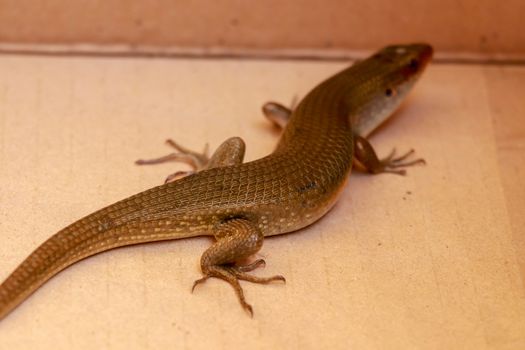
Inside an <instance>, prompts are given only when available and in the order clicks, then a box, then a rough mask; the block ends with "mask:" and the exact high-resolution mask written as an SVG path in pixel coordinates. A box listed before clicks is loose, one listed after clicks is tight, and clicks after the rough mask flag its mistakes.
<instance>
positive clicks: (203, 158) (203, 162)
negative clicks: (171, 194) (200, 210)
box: [135, 139, 210, 183]
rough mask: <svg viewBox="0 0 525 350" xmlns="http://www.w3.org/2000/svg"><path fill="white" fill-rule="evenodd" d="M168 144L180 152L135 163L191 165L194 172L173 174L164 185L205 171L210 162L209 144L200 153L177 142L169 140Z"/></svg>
mask: <svg viewBox="0 0 525 350" xmlns="http://www.w3.org/2000/svg"><path fill="white" fill-rule="evenodd" d="M166 144H168V145H169V146H171V147H173V148H175V150H177V151H178V152H175V153H170V154H168V155H166V156H163V157H159V158H153V159H139V160H137V161H135V164H137V165H151V164H161V163H166V162H183V163H186V164H189V165H190V166H191V167H192V168H193V170H189V171H177V172H174V173H173V174H170V175H168V177H167V178H166V180H165V181H164V183H168V182H172V181H175V180H177V179H180V178H182V177H185V176H188V175H191V174H194V173H196V172H198V171H200V170H202V169H205V168H206V167H207V165H208V163H209V161H210V158H209V157H208V144H206V145H205V146H204V150H203V151H202V152H201V153H199V152H194V151H191V150H189V149H187V148H185V147H182V146H181V145H179V144H178V143H176V142H175V141H173V140H171V139H168V140H166Z"/></svg>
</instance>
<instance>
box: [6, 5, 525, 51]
mask: <svg viewBox="0 0 525 350" xmlns="http://www.w3.org/2000/svg"><path fill="white" fill-rule="evenodd" d="M0 9H1V11H0V44H5V43H11V44H39V45H40V44H54V45H65V46H66V47H67V46H68V45H69V47H70V50H72V51H76V50H80V48H79V47H75V45H77V44H94V45H97V46H99V48H98V51H107V50H109V51H111V50H112V49H111V46H112V45H117V46H118V45H120V51H127V52H131V53H133V52H135V53H137V52H139V53H140V52H165V51H166V50H167V51H170V52H173V51H174V52H194V51H195V50H199V49H200V52H201V53H202V52H204V53H210V52H212V51H214V50H215V51H217V50H218V51H220V52H223V53H228V52H230V53H232V52H233V53H243V52H244V53H246V52H248V53H249V52H254V50H265V51H270V52H276V54H277V55H279V54H282V52H280V51H279V50H278V49H286V50H290V49H292V50H304V49H314V50H316V51H315V52H316V53H317V54H319V55H327V54H328V53H330V52H331V51H336V52H337V51H340V50H374V49H376V48H377V47H380V46H384V45H387V44H391V43H399V42H413V41H426V42H429V43H431V44H432V45H434V47H436V48H437V49H438V50H439V52H440V54H443V53H448V54H449V55H448V56H452V57H457V56H458V55H459V54H461V53H471V54H477V55H478V56H482V57H485V58H486V57H489V58H491V57H500V58H501V57H503V58H509V57H510V58H512V57H520V58H521V59H523V57H524V55H525V32H524V31H523V30H521V28H522V26H523V25H522V16H523V13H525V2H524V1H523V0H507V1H505V2H504V3H502V2H501V1H497V0H486V1H477V0H462V1H455V0H444V1H439V0H431V1H417V0H401V1H395V2H391V1H385V0H381V1H372V2H370V1H367V0H353V1H344V0H324V1H319V0H303V1H287V2H283V1H278V0H264V1H255V2H253V1H237V0H223V1H220V2H218V1H210V0H194V1H169V0H147V1H146V0H133V1H130V0H90V1H68V0H46V1H39V0H26V1H19V0H0ZM108 46H109V47H110V48H109V49H108ZM1 47H2V45H0V48H1ZM34 49H37V50H38V49H39V48H38V47H34ZM40 49H41V48H40ZM62 49H63V50H66V49H65V48H62ZM113 49H119V48H113ZM92 51H93V50H92ZM94 51H97V50H94ZM296 54H298V53H297V52H296Z"/></svg>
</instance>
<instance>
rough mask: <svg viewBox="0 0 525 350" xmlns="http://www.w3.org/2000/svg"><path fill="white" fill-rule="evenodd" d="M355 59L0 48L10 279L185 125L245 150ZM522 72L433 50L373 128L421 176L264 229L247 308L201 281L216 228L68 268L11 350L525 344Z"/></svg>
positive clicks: (201, 136) (124, 187) (375, 183)
mask: <svg viewBox="0 0 525 350" xmlns="http://www.w3.org/2000/svg"><path fill="white" fill-rule="evenodd" d="M343 66H344V65H343V64H341V63H319V62H317V63H313V62H293V61H270V62H269V61H255V60H252V61H242V60H241V61H239V60H185V59H116V58H105V59H102V58H60V57H36V56H34V57H31V56H9V55H3V56H1V57H0V76H2V80H1V81H0V164H2V166H1V167H0V183H1V184H2V185H1V186H0V241H1V242H2V244H1V245H0V279H3V278H5V277H6V276H7V275H8V274H9V273H10V272H11V271H12V270H13V269H14V268H15V267H16V266H17V264H19V263H20V262H21V261H22V259H23V258H24V257H25V256H27V254H29V253H30V252H31V251H32V250H33V249H34V248H35V247H36V246H37V245H38V244H40V243H41V242H43V241H44V240H45V239H46V238H48V237H49V236H50V235H51V234H52V233H54V232H55V231H57V230H58V229H60V228H61V227H63V226H65V225H67V224H69V223H71V222H73V221H74V220H76V219H78V218H80V217H82V216H84V215H86V214H88V213H90V212H92V211H94V210H96V209H99V208H100V207H102V206H104V205H107V204H110V203H112V202H114V201H116V200H119V199H121V198H123V197H126V196H129V195H132V194H134V193H136V192H139V191H142V190H144V189H147V188H149V187H152V186H155V185H157V184H159V183H160V182H161V181H162V180H163V178H164V177H165V176H166V174H168V173H169V172H171V171H173V170H174V169H177V168H178V167H177V166H176V165H174V164H166V165H163V166H157V167H136V166H135V165H134V164H133V161H134V160H135V159H137V158H139V157H146V156H157V155H162V154H164V153H166V152H168V151H169V149H168V148H167V147H165V146H164V145H163V144H162V142H163V140H164V139H165V138H167V137H173V138H175V139H177V140H178V141H180V142H181V143H182V144H184V145H187V146H190V147H193V148H196V149H200V148H201V146H202V145H203V143H204V142H206V141H209V142H211V145H212V147H213V146H217V145H218V144H219V143H220V142H221V141H222V140H224V139H225V138H227V137H229V136H232V135H239V136H241V137H243V138H244V139H245V140H246V141H247V144H248V150H247V152H248V154H247V158H248V160H251V159H255V158H258V157H261V156H263V155H265V154H267V153H268V152H270V151H271V150H272V148H273V146H274V145H275V143H276V139H277V136H278V134H277V133H276V132H275V131H274V130H273V129H272V128H271V127H270V126H269V124H268V123H267V122H266V121H265V120H263V118H262V117H261V113H260V105H261V104H262V103H263V101H266V100H267V99H268V98H275V99H277V100H280V101H283V102H285V103H288V102H289V101H291V100H292V99H293V96H294V95H296V94H298V95H299V96H303V95H304V94H305V93H306V92H307V91H308V90H309V89H310V88H311V87H312V86H313V85H314V84H316V83H317V82H318V81H319V80H321V79H324V78H325V77H326V76H328V75H330V74H332V73H334V72H336V71H337V70H339V69H340V68H342V67H343ZM523 91H525V69H524V68H523V67H505V66H497V67H494V66H464V65H463V66H455V65H433V66H431V67H430V68H429V70H428V72H427V73H426V74H425V76H424V77H423V79H422V81H421V82H420V83H419V84H418V86H416V89H415V91H414V93H413V94H412V95H411V97H410V98H409V100H408V101H407V103H406V104H405V105H404V107H403V108H402V110H401V111H400V112H399V113H397V115H396V116H395V117H394V118H393V120H392V121H391V122H389V123H387V124H386V125H385V126H384V127H383V128H382V129H381V130H380V132H378V133H376V134H375V135H374V136H373V138H372V142H373V143H374V144H375V145H376V146H377V148H378V150H379V152H380V153H381V154H386V153H387V152H388V151H389V150H390V149H391V147H393V146H397V147H398V149H400V150H406V149H407V148H409V147H415V148H416V150H417V153H418V155H421V156H424V157H425V158H426V160H427V161H428V165H427V166H424V167H415V168H412V169H410V171H409V175H408V176H406V177H400V176H394V175H380V176H368V175H363V174H358V173H356V174H352V176H351V179H350V182H349V185H348V186H347V188H346V190H345V191H344V192H343V193H342V195H341V198H340V201H339V202H338V205H337V206H336V207H335V208H334V209H333V210H332V211H331V212H330V213H329V214H328V215H327V216H326V217H325V218H323V219H322V220H321V221H320V222H318V223H317V224H315V225H313V226H311V227H309V228H307V229H304V230H302V231H301V232H297V233H294V234H289V235H285V236H281V237H274V238H270V239H268V240H266V242H265V245H264V247H263V249H262V251H261V252H260V254H259V257H264V258H265V259H266V260H267V262H268V265H267V267H266V269H264V270H261V271H258V272H257V274H259V275H271V274H276V273H281V274H283V275H285V276H286V277H287V281H288V282H287V284H286V285H282V284H274V285H270V286H260V285H251V284H248V283H244V284H243V285H244V287H245V291H246V295H247V298H248V300H249V301H250V302H251V303H252V304H253V306H254V310H255V317H254V319H250V318H249V317H248V316H247V315H246V314H245V312H243V310H242V309H241V308H240V306H239V305H238V302H237V300H236V298H235V295H234V293H233V291H232V289H231V287H229V286H228V285H226V284H225V283H223V282H222V281H217V280H210V281H209V282H207V283H206V284H205V285H203V286H201V287H199V288H198V289H197V290H196V291H195V293H194V294H191V293H190V286H191V284H192V282H193V280H194V279H196V278H198V277H199V276H200V271H199V257H200V254H201V252H202V251H204V250H205V249H206V247H208V246H209V244H210V242H209V240H208V239H204V238H198V239H188V240H181V241H174V242H164V243H156V244H149V245H141V246H135V247H129V248H122V249H117V250H113V251H111V252H107V253H104V254H100V255H98V256H96V257H92V258H89V259H87V260H84V261H83V262H80V263H78V264H76V265H75V266H73V267H71V268H69V269H67V270H65V271H63V272H62V273H60V274H59V275H58V276H57V277H56V278H54V279H52V280H51V281H49V282H48V283H47V284H45V285H44V286H43V287H42V288H41V289H39V290H38V291H37V293H35V294H34V295H33V296H32V297H31V298H30V299H29V300H27V301H26V302H25V303H24V304H23V305H21V307H19V308H18V309H16V310H15V311H14V312H13V313H12V314H11V315H9V316H8V317H7V318H6V319H5V320H3V321H2V322H0V338H1V339H2V343H1V344H2V345H1V347H5V348H6V349H34V348H39V349H47V348H49V349H71V348H75V349H92V348H100V349H158V348H167V347H171V348H183V349H237V348H243V349H244V348H247V349H269V348H272V349H348V348H363V349H377V348H382V349H411V348H417V349H443V348H447V349H452V348H455V349H458V348H462V349H522V348H525V288H524V284H523V281H524V278H525V260H524V254H523V251H524V247H525V239H524V236H523V225H524V223H525V222H524V219H523V209H524V208H525V203H524V198H525V188H524V186H523V176H524V174H525V162H524V156H523V154H524V152H523V150H524V147H525V143H524V137H525V129H524V125H525V123H524V122H523V116H524V115H525V110H524V104H523Z"/></svg>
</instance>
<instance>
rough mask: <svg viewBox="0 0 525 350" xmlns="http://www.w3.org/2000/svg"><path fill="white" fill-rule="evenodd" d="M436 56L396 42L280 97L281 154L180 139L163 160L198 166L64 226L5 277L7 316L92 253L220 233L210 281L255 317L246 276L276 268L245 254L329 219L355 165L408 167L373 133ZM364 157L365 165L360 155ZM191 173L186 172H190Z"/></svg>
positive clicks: (273, 111) (1, 310) (0, 290)
mask: <svg viewBox="0 0 525 350" xmlns="http://www.w3.org/2000/svg"><path fill="white" fill-rule="evenodd" d="M431 57H432V47H431V46H429V45H427V44H410V45H396V46H388V47H386V48H384V49H382V50H380V51H378V52H377V53H375V54H374V55H372V56H371V57H369V58H368V59H366V60H364V61H361V62H358V63H356V64H354V65H353V66H351V67H350V68H347V69H345V70H343V71H341V72H340V73H338V74H336V75H334V76H333V77H331V78H329V79H327V80H326V81H324V82H322V83H321V84H319V85H318V86H317V87H315V88H314V89H313V90H312V91H311V92H310V93H309V94H307V96H306V97H305V98H304V99H303V100H302V101H301V102H300V103H299V105H298V106H297V107H296V108H295V109H294V110H293V111H290V110H288V109H287V108H285V107H283V106H281V105H278V104H275V103H270V104H267V105H265V108H264V111H265V113H266V114H267V115H268V116H269V117H270V118H271V119H272V120H274V121H275V122H276V124H278V125H281V126H283V127H284V130H283V134H282V137H281V139H280V141H279V143H278V145H277V147H276V149H275V151H274V152H273V153H271V154H270V155H269V156H267V157H264V158H262V159H258V160H255V161H252V162H248V163H243V157H244V149H245V146H244V142H243V141H242V140H241V139H240V138H230V139H228V140H227V141H225V142H224V143H223V144H222V145H221V146H220V147H219V148H218V149H217V151H215V153H214V154H213V156H212V157H211V158H209V159H208V158H207V157H205V156H204V155H202V154H198V153H196V152H192V151H189V150H186V149H184V148H183V147H181V146H179V145H177V144H176V143H172V145H173V146H174V147H176V148H177V149H178V150H179V152H178V153H176V154H174V155H171V156H168V157H163V158H161V159H156V160H150V161H142V162H141V163H155V162H159V161H165V160H170V159H174V160H180V161H187V162H190V163H192V164H193V165H194V166H195V167H196V168H197V171H195V172H194V173H192V174H181V173H177V174H175V175H174V176H171V177H170V178H169V181H168V182H167V183H165V184H163V185H161V186H158V187H154V188H152V189H149V190H147V191H144V192H142V193H139V194H136V195H134V196H132V197H129V198H127V199H124V200H122V201H119V202H117V203H114V204H112V205H110V206H108V207H105V208H103V209H100V210H98V211H96V212H94V213H92V214H90V215H88V216H86V217H84V218H82V219H80V220H78V221H76V222H74V223H73V224H71V225H69V226H67V227H66V228H64V229H62V230H61V231H59V232H58V233H56V234H55V235H53V236H52V237H50V238H49V239H48V240H47V241H45V242H44V243H43V244H42V245H41V246H39V247H38V248H37V249H36V250H35V251H34V252H33V253H31V255H29V256H28V257H27V258H26V259H25V260H24V261H23V262H22V264H20V266H18V268H16V269H15V271H14V272H13V273H12V274H11V275H10V276H8V277H7V279H6V280H5V281H4V282H3V283H2V284H1V285H0V319H3V318H4V317H5V316H6V315H7V314H8V313H9V312H10V311H12V310H13V309H14V308H15V307H16V306H17V305H19V304H20V303H21V302H22V301H23V300H25V299H26V298H27V297H28V296H29V295H31V294H32V293H33V292H34V291H35V290H36V289H37V288H39V287H40V286H41V285H42V284H43V283H45V282H46V281H47V280H48V279H50V278H51V277H52V276H54V275H56V274H57V273H58V272H59V271H61V270H63V269H64V268H66V267H68V266H70V265H71V264H73V263H75V262H77V261H79V260H81V259H84V258H86V257H88V256H91V255H94V254H97V253H100V252H103V251H106V250H108V249H112V248H116V247H121V246H125V245H131V244H137V243H144V242H153V241H160V240H171V239H178V238H186V237H193V236H199V235H211V236H214V237H215V238H216V242H215V243H214V244H213V245H212V246H211V247H210V248H208V249H207V250H206V251H205V252H204V253H203V254H202V257H201V269H202V272H203V277H202V278H201V279H199V280H197V281H196V282H195V284H194V287H195V286H196V285H198V284H199V283H201V282H204V281H205V280H206V279H207V278H209V277H216V278H220V279H223V280H225V281H227V282H228V283H229V284H231V285H232V286H233V288H234V290H235V291H236V293H237V295H238V298H239V301H240V303H241V305H242V306H243V307H244V308H245V309H246V310H247V311H248V312H249V313H250V314H253V311H252V307H251V306H250V305H249V304H248V303H247V302H246V300H245V297H244V295H243V291H242V288H241V286H240V284H239V280H246V281H250V282H256V283H268V282H271V281H277V280H282V281H284V277H282V276H271V277H265V278H263V277H255V276H253V275H251V274H249V272H250V271H251V270H253V269H255V268H257V267H259V266H261V265H263V264H264V261H263V260H256V261H254V262H253V263H251V264H248V265H239V264H236V263H238V262H239V261H245V259H246V258H248V257H250V256H251V255H253V254H254V253H256V252H257V251H259V250H260V249H261V247H262V244H263V241H264V237H267V236H272V235H277V234H282V233H286V232H291V231H296V230H298V229H301V228H303V227H305V226H308V225H310V224H311V223H313V222H315V221H316V220H318V219H319V218H321V217H322V216H323V215H324V214H325V213H326V212H327V211H328V210H329V209H330V208H331V207H332V206H333V204H334V203H335V201H336V199H337V197H338V195H339V194H340V192H341V190H342V188H343V186H344V184H345V183H346V181H347V179H348V176H349V174H350V171H351V169H352V166H353V164H355V163H356V162H357V163H359V164H360V165H361V166H362V167H364V169H365V170H367V171H368V172H371V173H382V172H395V173H400V174H404V169H401V168H403V167H405V166H408V165H412V164H416V163H421V162H422V160H421V159H418V160H415V161H411V162H406V161H405V159H406V157H407V156H408V155H410V154H411V152H409V153H408V154H405V155H403V156H401V157H397V158H395V157H394V155H393V154H392V155H391V156H389V157H386V158H384V159H382V160H380V159H379V158H378V157H377V156H376V154H375V152H374V150H373V148H372V146H371V145H370V144H369V143H368V141H367V140H366V136H367V135H368V134H369V133H370V132H371V131H373V130H374V129H375V128H376V127H377V126H378V125H379V124H381V123H382V122H383V121H384V120H385V119H386V118H388V116H390V115H391V114H392V112H393V111H394V110H395V109H396V108H397V106H398V105H399V104H400V102H401V101H402V100H403V98H404V97H405V95H406V94H407V93H408V91H409V90H410V89H411V87H412V86H413V84H414V82H415V81H416V80H417V78H418V77H419V76H420V74H421V73H422V72H423V70H424V68H425V66H426V65H427V63H428V62H429V61H430V59H431ZM355 161H356V162H355ZM181 175H186V176H183V177H182V178H181Z"/></svg>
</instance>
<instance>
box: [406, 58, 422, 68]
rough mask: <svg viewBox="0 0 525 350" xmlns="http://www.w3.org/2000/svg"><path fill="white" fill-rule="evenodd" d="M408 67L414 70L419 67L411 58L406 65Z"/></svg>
mask: <svg viewBox="0 0 525 350" xmlns="http://www.w3.org/2000/svg"><path fill="white" fill-rule="evenodd" d="M408 66H409V67H410V69H413V70H416V69H417V68H418V67H419V62H418V61H417V60H416V59H414V58H413V59H411V60H410V62H409V63H408Z"/></svg>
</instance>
